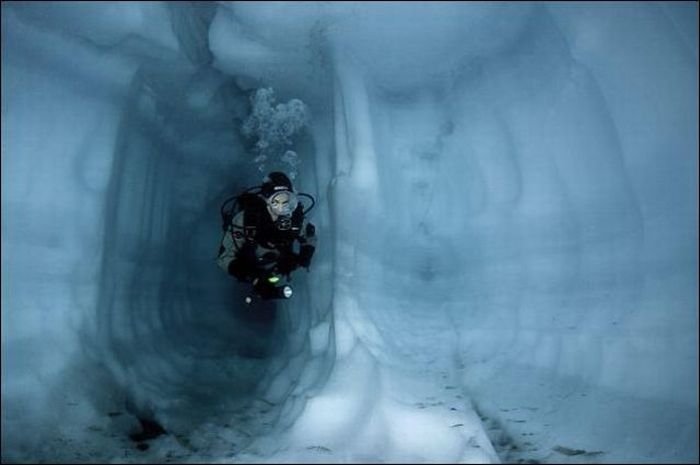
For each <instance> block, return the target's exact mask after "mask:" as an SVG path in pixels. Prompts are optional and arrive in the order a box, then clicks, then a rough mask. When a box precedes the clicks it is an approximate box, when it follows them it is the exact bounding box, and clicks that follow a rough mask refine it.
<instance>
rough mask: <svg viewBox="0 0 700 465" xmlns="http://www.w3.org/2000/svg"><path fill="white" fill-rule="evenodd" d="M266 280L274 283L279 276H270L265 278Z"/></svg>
mask: <svg viewBox="0 0 700 465" xmlns="http://www.w3.org/2000/svg"><path fill="white" fill-rule="evenodd" d="M267 280H268V281H269V282H271V283H273V284H274V283H276V282H277V281H279V280H280V278H279V276H270V277H269V278H267Z"/></svg>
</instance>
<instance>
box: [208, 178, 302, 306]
mask: <svg viewBox="0 0 700 465" xmlns="http://www.w3.org/2000/svg"><path fill="white" fill-rule="evenodd" d="M300 197H306V198H308V199H310V200H311V202H312V203H311V206H310V207H308V208H307V209H304V206H303V205H302V203H301V202H300V201H299V198H300ZM231 202H233V203H231ZM314 205H315V201H314V198H313V197H312V196H310V195H309V194H304V193H298V192H296V191H295V190H294V187H293V186H292V182H291V181H290V180H289V178H288V177H287V176H286V175H285V174H284V173H282V172H280V171H274V172H272V173H270V174H268V175H267V176H266V177H265V178H264V179H263V184H262V185H261V186H255V187H251V188H249V189H247V190H245V191H244V192H243V193H241V194H239V195H237V196H234V197H231V198H229V199H228V200H226V201H225V202H224V204H223V205H222V206H221V217H222V220H223V229H224V236H223V238H222V240H221V247H220V248H219V256H218V258H217V264H218V265H219V267H220V268H221V269H222V270H224V271H225V272H227V273H228V274H230V275H231V276H234V277H235V278H237V279H238V280H239V281H241V282H249V283H252V284H253V291H254V292H255V293H256V294H257V295H258V296H259V297H260V298H262V299H264V300H267V299H288V298H290V297H291V296H292V293H293V290H292V287H291V286H290V285H289V283H288V281H289V279H290V278H289V275H290V273H291V272H292V271H294V270H296V269H297V268H299V267H304V268H306V269H307V270H308V269H309V265H310V264H311V257H312V256H313V254H314V252H315V250H316V228H315V226H314V225H313V224H312V223H310V222H308V221H307V220H306V218H305V216H306V214H307V213H308V212H309V211H310V210H311V209H312V208H313V207H314ZM245 300H246V303H248V304H250V303H251V302H252V301H253V297H252V296H251V295H249V296H247V297H246V299H245Z"/></svg>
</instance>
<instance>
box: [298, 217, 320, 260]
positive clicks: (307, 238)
mask: <svg viewBox="0 0 700 465" xmlns="http://www.w3.org/2000/svg"><path fill="white" fill-rule="evenodd" d="M299 244H300V247H299V259H298V260H299V266H303V267H304V268H307V269H308V268H309V265H311V257H313V255H314V252H316V227H315V226H314V225H313V223H309V222H306V225H305V227H304V233H303V234H302V235H301V236H300V237H299Z"/></svg>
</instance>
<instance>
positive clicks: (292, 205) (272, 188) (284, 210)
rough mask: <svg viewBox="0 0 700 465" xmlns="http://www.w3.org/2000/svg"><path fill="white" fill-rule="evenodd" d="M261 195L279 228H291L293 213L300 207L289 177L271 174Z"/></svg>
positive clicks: (275, 173)
mask: <svg viewBox="0 0 700 465" xmlns="http://www.w3.org/2000/svg"><path fill="white" fill-rule="evenodd" d="M260 193H261V194H262V196H263V197H265V202H266V203H267V211H268V212H269V213H270V216H271V217H272V221H274V222H275V225H276V226H277V228H278V229H281V230H286V229H289V228H291V227H292V213H293V212H294V210H295V209H296V208H297V205H299V200H298V199H297V196H296V194H295V193H294V187H293V186H292V182H291V181H290V180H289V178H288V177H287V175H285V174H284V173H282V172H280V171H274V172H272V173H270V174H269V175H267V176H266V177H265V179H264V182H263V185H262V190H261V192H260Z"/></svg>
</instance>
